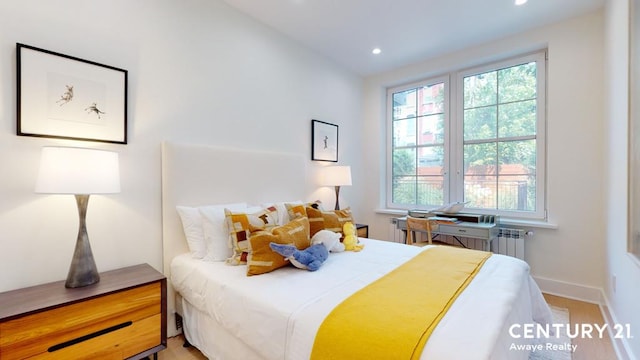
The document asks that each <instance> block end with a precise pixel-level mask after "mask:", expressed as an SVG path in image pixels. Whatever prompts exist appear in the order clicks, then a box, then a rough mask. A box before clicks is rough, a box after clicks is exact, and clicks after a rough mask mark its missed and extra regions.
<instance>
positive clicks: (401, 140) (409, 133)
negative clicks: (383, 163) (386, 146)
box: [393, 118, 416, 147]
mask: <svg viewBox="0 0 640 360" xmlns="http://www.w3.org/2000/svg"><path fill="white" fill-rule="evenodd" d="M415 145H416V118H411V119H406V120H395V121H394V122H393V146H394V147H398V146H415Z"/></svg>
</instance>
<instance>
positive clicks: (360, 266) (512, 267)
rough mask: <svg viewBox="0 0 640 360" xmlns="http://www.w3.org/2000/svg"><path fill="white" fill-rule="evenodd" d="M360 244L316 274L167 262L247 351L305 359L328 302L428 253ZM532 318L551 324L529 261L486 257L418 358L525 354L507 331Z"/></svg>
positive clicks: (185, 259) (198, 303)
mask: <svg viewBox="0 0 640 360" xmlns="http://www.w3.org/2000/svg"><path fill="white" fill-rule="evenodd" d="M361 241H362V242H363V243H364V244H365V248H364V250H363V251H361V252H344V253H332V254H330V256H329V259H328V260H327V261H326V262H325V263H324V264H323V266H322V267H321V268H320V269H319V270H318V271H316V272H309V271H305V270H300V269H296V268H293V267H286V268H282V269H278V270H276V271H274V272H271V273H268V274H263V275H258V276H250V277H247V276H246V268H245V267H244V266H229V265H226V264H224V263H221V262H217V263H213V262H205V261H202V260H195V259H192V258H191V256H190V255H189V254H183V255H180V256H177V257H176V258H175V259H174V260H173V261H172V263H171V274H172V275H171V282H172V283H173V286H174V288H175V289H176V290H177V291H178V292H179V293H180V294H181V295H182V297H183V298H184V299H185V300H186V301H187V302H188V303H189V304H191V305H192V306H193V307H195V308H196V309H197V310H198V312H199V313H201V314H206V315H207V316H210V317H211V318H212V320H211V321H213V322H215V323H217V324H219V325H220V326H221V327H222V328H224V330H225V331H226V332H228V333H229V334H230V335H231V336H232V337H234V338H236V339H237V340H239V343H241V344H242V345H245V346H247V347H249V348H250V349H251V352H252V353H255V354H260V357H261V358H264V359H285V360H298V359H308V358H309V356H310V354H311V349H312V347H313V342H314V338H315V333H316V331H317V330H318V328H319V326H320V324H321V323H322V321H323V319H324V318H325V317H326V316H327V314H328V313H329V312H330V311H331V309H333V307H335V306H336V305H337V304H339V303H340V302H341V301H342V300H344V299H345V298H346V297H348V296H349V295H351V294H353V293H354V292H355V291H357V290H359V289H361V288H362V287H364V286H366V285H367V284H369V283H371V282H372V281H374V280H376V279H378V278H379V277H381V276H383V275H384V274H386V273H388V272H389V271H391V270H393V269H395V268H396V267H397V266H399V265H400V264H402V263H404V262H405V261H407V260H408V259H410V258H412V257H413V256H415V255H416V254H417V253H418V252H420V251H429V247H424V248H419V247H414V246H407V245H402V244H396V243H390V242H385V241H378V240H371V239H361ZM416 281H419V279H416ZM381 311H384V304H381ZM407 311H411V309H407ZM534 321H536V322H540V323H547V322H551V312H550V311H549V308H548V306H547V305H546V303H545V301H544V298H543V297H542V294H541V293H540V290H539V289H538V287H537V285H536V284H535V282H534V281H533V279H532V278H531V277H530V275H529V267H528V265H527V264H526V263H525V262H523V261H520V260H518V259H515V258H511V257H506V256H501V255H493V256H491V257H490V258H489V259H488V260H487V262H486V263H485V264H484V266H483V267H482V269H481V270H480V272H479V273H478V274H477V276H476V277H475V278H474V280H473V282H472V283H471V284H469V286H468V287H467V289H466V290H465V291H464V292H463V293H462V294H461V295H460V296H459V297H458V298H457V300H456V301H455V302H454V304H453V305H452V307H451V308H450V310H449V311H448V313H447V314H446V315H445V316H444V317H443V318H442V320H441V321H440V323H439V324H438V326H437V327H436V329H435V330H434V332H433V333H432V335H431V337H430V338H429V340H428V342H427V344H426V346H425V349H424V351H423V353H422V357H421V359H429V360H439V359H447V360H449V359H469V360H472V359H527V358H528V353H526V352H523V351H520V350H513V346H512V344H522V341H523V340H522V339H513V338H512V337H511V336H510V335H509V331H508V329H509V327H510V326H511V325H513V324H523V323H531V322H534ZM187 322H189V320H188V319H187ZM194 322H195V321H194ZM380 331H393V329H380ZM349 336H359V334H351V335H349ZM206 341H214V342H215V341H216V339H215V338H212V339H206ZM196 345H197V344H196ZM371 355H372V356H371V359H374V358H375V354H371Z"/></svg>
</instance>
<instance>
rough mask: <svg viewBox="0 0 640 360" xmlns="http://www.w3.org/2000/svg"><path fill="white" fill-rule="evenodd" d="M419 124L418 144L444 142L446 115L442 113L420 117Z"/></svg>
mask: <svg viewBox="0 0 640 360" xmlns="http://www.w3.org/2000/svg"><path fill="white" fill-rule="evenodd" d="M417 125H418V145H430V144H442V143H444V116H443V115H442V114H437V115H430V116H422V117H419V118H418V124H417ZM414 139H415V137H414Z"/></svg>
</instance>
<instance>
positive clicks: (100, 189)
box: [35, 146, 120, 288]
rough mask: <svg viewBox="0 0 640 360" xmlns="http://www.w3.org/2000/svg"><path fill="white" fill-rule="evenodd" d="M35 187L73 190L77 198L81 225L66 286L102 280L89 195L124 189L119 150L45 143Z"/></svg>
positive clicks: (44, 190) (39, 190)
mask: <svg viewBox="0 0 640 360" xmlns="http://www.w3.org/2000/svg"><path fill="white" fill-rule="evenodd" d="M35 191H36V192H37V193H44V194H72V195H75V198H76V203H77V205H78V214H79V216H80V226H79V228H78V239H77V240H76V247H75V251H74V253H73V259H72V260H71V266H70V267H69V274H68V275H67V281H66V283H65V287H67V288H78V287H83V286H87V285H91V284H95V283H97V282H98V281H100V275H99V274H98V269H97V268H96V263H95V261H94V259H93V254H92V252H91V244H90V243H89V235H87V225H86V221H85V219H86V215H87V205H88V203H89V195H91V194H112V193H118V192H120V170H119V166H118V153H116V152H113V151H105V150H97V149H86V148H75V147H56V146H45V147H43V148H42V154H41V158H40V169H39V172H38V178H37V181H36V190H35Z"/></svg>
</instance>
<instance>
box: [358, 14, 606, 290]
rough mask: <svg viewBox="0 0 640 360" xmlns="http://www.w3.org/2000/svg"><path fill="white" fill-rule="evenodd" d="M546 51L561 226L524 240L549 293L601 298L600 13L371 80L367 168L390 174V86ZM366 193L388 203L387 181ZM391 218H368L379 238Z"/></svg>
mask: <svg viewBox="0 0 640 360" xmlns="http://www.w3.org/2000/svg"><path fill="white" fill-rule="evenodd" d="M545 47H547V48H548V53H549V65H548V82H547V85H548V94H547V107H548V109H547V133H548V138H547V158H548V159H547V174H548V179H547V189H548V209H549V217H550V221H551V222H553V223H554V224H557V229H532V230H535V235H534V237H533V238H532V239H529V240H527V241H526V260H527V262H528V263H529V264H530V265H531V268H532V273H533V274H534V275H535V276H536V277H537V278H538V279H539V280H540V282H541V283H544V286H546V287H547V289H546V290H547V291H552V292H563V293H564V295H569V296H573V297H581V298H587V299H589V300H592V301H599V300H600V296H601V291H600V289H601V288H602V287H603V285H604V276H603V274H604V259H603V256H602V254H603V252H604V251H605V226H604V225H603V221H602V219H603V217H604V213H605V211H604V208H605V204H606V202H605V199H604V193H603V185H604V184H603V182H604V176H603V174H604V172H605V168H604V165H603V164H604V153H605V151H604V150H605V147H604V143H603V141H604V139H603V135H602V133H603V131H604V122H603V112H604V110H603V97H604V90H603V81H604V78H603V66H604V65H603V14H602V12H597V13H593V14H589V15H586V16H582V17H579V18H575V19H572V20H569V21H565V22H562V23H559V24H555V25H552V26H547V27H544V28H540V29H537V30H534V31H529V32H526V33H522V34H519V35H515V36H510V37H507V38H505V39H502V40H500V41H495V42H492V43H489V44H486V45H484V46H478V47H474V48H469V49H465V50H463V51H460V52H457V53H453V54H450V55H447V56H443V57H440V58H436V59H432V60H428V61H425V62H422V63H419V64H416V65H412V66H409V67H405V68H401V69H397V70H395V71H391V72H388V73H383V74H380V75H377V76H372V77H369V78H367V79H365V89H364V91H365V95H364V96H365V100H364V102H365V110H364V117H365V123H366V128H365V137H366V138H367V139H372V141H367V142H364V143H363V153H365V154H367V156H366V159H365V165H366V166H367V168H369V169H372V170H371V171H372V172H375V173H378V174H380V175H381V178H383V177H384V175H383V174H384V171H385V163H384V161H385V155H384V152H385V144H386V142H385V133H384V129H385V126H384V121H385V120H384V107H385V88H386V87H388V86H393V85H397V84H401V83H405V82H408V81H413V80H417V79H421V78H425V77H428V76H433V75H439V74H443V73H445V72H447V71H450V70H452V69H460V68H465V67H470V66H473V65H475V64H477V63H478V62H485V61H489V60H492V59H499V58H503V57H509V56H512V55H516V54H521V53H526V52H529V51H532V50H536V49H542V48H545ZM471 61H476V62H475V63H472V62H471ZM365 191H366V192H367V193H372V194H380V196H379V197H371V198H367V199H365V204H364V208H366V209H376V208H380V207H383V206H384V197H383V196H382V195H383V194H384V184H382V183H380V182H379V181H377V180H376V179H375V178H373V180H372V181H371V182H369V183H368V184H367V185H366V188H365ZM389 217H391V215H385V214H380V213H375V212H374V211H373V210H372V211H371V212H370V213H369V214H368V218H367V219H366V221H367V222H368V223H369V224H372V226H371V227H370V232H371V234H372V236H373V237H378V238H385V237H387V235H388V224H389V220H388V218H389ZM546 279H549V280H551V281H546ZM572 285H573V286H572Z"/></svg>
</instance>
